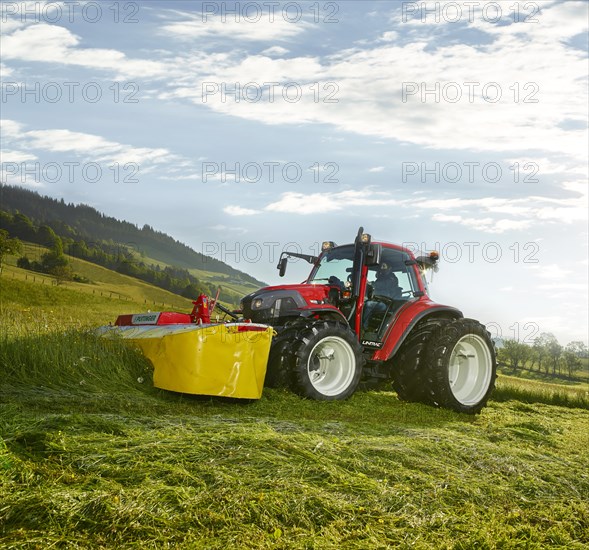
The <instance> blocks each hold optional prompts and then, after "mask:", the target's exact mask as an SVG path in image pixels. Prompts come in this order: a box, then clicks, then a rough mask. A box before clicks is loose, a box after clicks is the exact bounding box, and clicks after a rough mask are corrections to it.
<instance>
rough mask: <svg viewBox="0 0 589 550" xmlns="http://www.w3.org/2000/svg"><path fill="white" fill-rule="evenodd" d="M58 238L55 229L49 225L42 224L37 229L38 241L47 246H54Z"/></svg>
mask: <svg viewBox="0 0 589 550" xmlns="http://www.w3.org/2000/svg"><path fill="white" fill-rule="evenodd" d="M58 238H59V237H58V236H57V235H56V234H55V231H53V229H51V227H49V226H48V225H42V226H41V227H39V229H38V231H37V242H38V243H39V244H42V245H43V246H46V247H47V248H52V247H53V246H54V245H55V241H56V240H57V239H58Z"/></svg>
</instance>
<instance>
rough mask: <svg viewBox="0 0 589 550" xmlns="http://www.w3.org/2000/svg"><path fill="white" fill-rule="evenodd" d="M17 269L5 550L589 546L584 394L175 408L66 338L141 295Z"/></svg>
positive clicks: (3, 303) (536, 391)
mask: <svg viewBox="0 0 589 550" xmlns="http://www.w3.org/2000/svg"><path fill="white" fill-rule="evenodd" d="M12 269H14V268H10V269H9V270H7V271H6V272H5V273H4V275H3V276H2V278H1V279H0V285H1V288H2V293H1V294H0V307H1V324H0V381H1V383H0V436H1V439H0V488H1V494H2V498H1V499H0V547H2V548H49V547H56V548H88V549H95V548H178V547H183V548H207V549H223V550H225V549H228V548H231V549H234V548H236V549H241V548H244V549H245V548H266V549H303V548H304V549H311V548H313V549H334V550H335V549H359V550H360V549H362V550H364V549H373V548H375V549H376V548H383V549H384V548H434V549H445V548H447V549H450V548H453V549H454V548H456V549H458V548H463V549H471V548H489V549H491V548H530V549H535V548H537V549H543V548H567V549H575V548H578V549H582V548H587V545H589V502H588V499H587V495H588V494H589V475H588V473H587V472H589V453H587V448H589V396H588V395H587V391H586V389H584V388H581V390H580V391H579V388H578V387H571V386H560V385H554V387H548V388H547V387H545V386H544V385H542V383H541V382H539V381H526V380H521V379H516V380H512V379H510V378H509V377H501V379H500V382H499V389H498V391H497V392H496V393H495V396H494V399H492V400H491V401H490V403H489V406H488V407H486V408H485V409H484V410H483V412H482V413H481V414H480V415H478V416H476V417H470V416H465V415H460V414H457V413H454V412H451V411H447V410H441V409H434V408H431V407H427V406H423V405H420V404H414V403H403V402H401V401H399V400H398V399H397V397H396V395H395V394H394V393H393V392H389V391H382V392H365V393H357V394H355V395H354V396H353V397H352V398H351V399H349V400H347V401H344V402H324V403H319V402H313V401H308V400H304V399H301V398H299V397H297V396H295V395H293V394H291V393H289V392H286V391H279V390H268V389H266V390H264V394H263V397H262V399H261V400H259V401H253V402H242V401H236V400H230V399H215V398H204V397H202V398H199V397H195V396H183V395H178V394H173V393H170V392H164V391H162V390H158V389H155V388H153V386H152V383H151V367H150V364H149V363H148V362H147V361H146V360H145V359H144V358H143V357H142V356H140V355H138V354H137V353H136V352H135V351H133V350H131V349H129V348H127V347H126V346H123V345H122V344H120V343H117V342H111V341H103V340H100V339H98V338H96V337H94V336H92V335H91V334H88V333H87V332H86V331H84V330H80V329H79V328H72V327H78V326H80V327H87V326H89V325H91V324H92V322H94V321H96V322H98V320H99V319H103V318H106V317H109V319H108V320H110V319H112V318H113V316H114V315H115V313H116V312H117V311H118V310H119V308H124V311H129V307H130V306H134V305H141V300H142V297H143V294H141V290H140V289H134V290H129V298H130V299H129V300H128V301H121V300H117V299H114V298H113V299H111V298H110V297H105V296H104V295H103V296H98V295H97V294H95V293H94V294H92V293H89V292H87V291H86V290H84V291H82V290H80V289H79V288H77V287H71V288H61V287H55V286H51V285H49V284H40V283H39V282H38V281H36V282H32V281H30V280H21V279H19V278H18V277H15V278H14V279H13V278H12V277H11V275H10V273H11V270H12ZM94 276H95V277H97V278H99V277H98V273H97V272H96V273H95V274H94ZM97 283H98V284H99V285H103V286H104V288H108V285H109V284H110V285H114V286H112V288H120V286H121V284H122V283H120V281H119V280H118V279H117V280H114V279H113V280H112V281H110V282H109V281H106V280H100V281H97ZM87 286H91V285H87ZM25 321H26V322H25ZM91 321H92V322H91ZM101 322H102V321H101ZM46 325H47V326H46ZM563 395H567V396H568V397H567V399H562V400H561V401H558V400H557V401H556V402H559V403H560V405H555V404H552V403H554V402H555V398H554V396H563ZM524 401H526V402H524Z"/></svg>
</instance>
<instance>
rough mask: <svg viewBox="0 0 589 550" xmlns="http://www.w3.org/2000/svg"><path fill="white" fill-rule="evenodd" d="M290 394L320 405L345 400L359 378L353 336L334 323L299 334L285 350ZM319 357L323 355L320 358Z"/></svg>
mask: <svg viewBox="0 0 589 550" xmlns="http://www.w3.org/2000/svg"><path fill="white" fill-rule="evenodd" d="M285 351H286V355H287V356H290V357H287V359H286V361H287V362H288V364H289V365H290V366H291V369H292V380H293V390H294V391H295V392H296V393H298V394H299V395H301V396H303V397H307V398H309V399H317V400H320V401H334V400H339V399H347V398H348V397H350V396H351V395H352V394H353V393H354V392H355V391H356V388H357V387H358V383H359V382H360V377H361V375H362V365H363V364H364V358H363V356H362V346H361V345H360V344H359V342H358V339H357V337H356V335H355V334H354V332H352V330H351V329H350V328H349V327H348V326H346V325H345V324H343V323H339V322H337V321H317V322H315V323H312V324H310V325H308V326H307V327H305V328H304V329H303V330H301V331H299V332H298V334H297V335H296V338H295V340H294V341H293V342H292V345H291V346H287V347H286V348H285ZM322 354H323V355H322Z"/></svg>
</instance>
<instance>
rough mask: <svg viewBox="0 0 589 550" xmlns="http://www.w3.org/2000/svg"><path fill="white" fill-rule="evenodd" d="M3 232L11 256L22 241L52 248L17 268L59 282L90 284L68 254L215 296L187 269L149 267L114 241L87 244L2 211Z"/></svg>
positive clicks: (190, 293)
mask: <svg viewBox="0 0 589 550" xmlns="http://www.w3.org/2000/svg"><path fill="white" fill-rule="evenodd" d="M0 230H2V231H3V242H6V243H12V245H11V248H8V244H7V245H6V247H5V248H6V253H8V254H19V253H20V252H21V250H22V246H20V245H15V244H14V243H16V242H18V239H21V240H23V241H28V242H31V243H35V244H39V245H41V246H43V247H46V248H48V249H49V251H48V252H45V253H44V254H42V255H41V256H40V257H39V259H34V258H33V259H31V258H28V257H27V256H22V257H20V258H19V259H18V260H17V265H18V267H21V268H24V269H29V270H32V271H37V272H41V273H48V274H50V275H53V276H54V277H55V278H56V279H57V281H58V282H64V281H71V280H77V281H79V282H90V281H89V280H87V279H86V280H84V278H83V277H80V276H79V275H77V274H75V273H74V271H73V269H72V266H71V262H70V261H69V260H68V258H67V256H66V253H67V254H69V255H70V256H73V257H76V258H80V259H82V260H86V261H88V262H92V263H94V264H98V265H101V266H103V267H106V268H108V269H112V270H113V271H117V272H119V273H122V274H124V275H129V276H131V277H135V278H136V279H140V280H142V281H145V282H147V283H150V284H152V285H154V286H157V287H159V288H163V289H165V290H169V291H170V292H173V293H174V294H178V295H180V296H184V297H185V298H190V299H193V300H194V299H196V298H197V297H198V295H199V294H200V293H205V294H209V295H210V294H213V292H212V289H211V288H210V287H209V286H208V285H207V284H206V283H204V282H202V281H200V280H199V279H198V278H197V277H195V276H194V275H192V274H191V273H190V272H189V271H188V270H186V269H184V268H179V267H174V266H165V267H163V268H162V267H160V266H159V265H156V264H150V265H146V263H145V262H143V261H141V260H139V259H138V258H137V256H136V254H135V252H134V251H133V250H130V249H129V248H128V247H125V246H123V245H120V244H117V243H115V242H113V241H93V242H86V241H85V240H84V239H81V238H77V239H76V238H74V237H72V236H71V235H76V233H75V231H74V230H71V231H70V232H69V235H70V236H60V235H58V234H57V233H56V232H55V231H54V229H53V228H52V227H50V226H49V225H47V224H43V225H39V226H36V225H35V224H34V223H33V221H32V220H31V219H29V218H28V217H27V216H26V215H24V214H22V213H20V212H17V213H16V214H14V215H12V214H10V213H9V212H5V211H0ZM9 236H10V237H9ZM0 265H1V264H0Z"/></svg>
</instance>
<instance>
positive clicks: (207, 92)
mask: <svg viewBox="0 0 589 550" xmlns="http://www.w3.org/2000/svg"><path fill="white" fill-rule="evenodd" d="M338 92H339V86H338V84H337V83H336V82H313V83H311V84H309V83H305V84H299V83H298V82H286V83H283V84H281V83H280V82H262V83H259V82H247V83H245V84H242V83H240V82H203V83H202V85H201V99H202V102H203V103H208V101H209V98H210V97H213V98H215V99H220V101H221V103H227V101H228V99H229V101H230V102H232V103H239V102H241V101H244V102H246V103H275V102H277V101H283V102H285V103H298V102H299V101H301V100H305V101H313V102H314V103H338V102H339V99H338V98H337V94H338Z"/></svg>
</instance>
